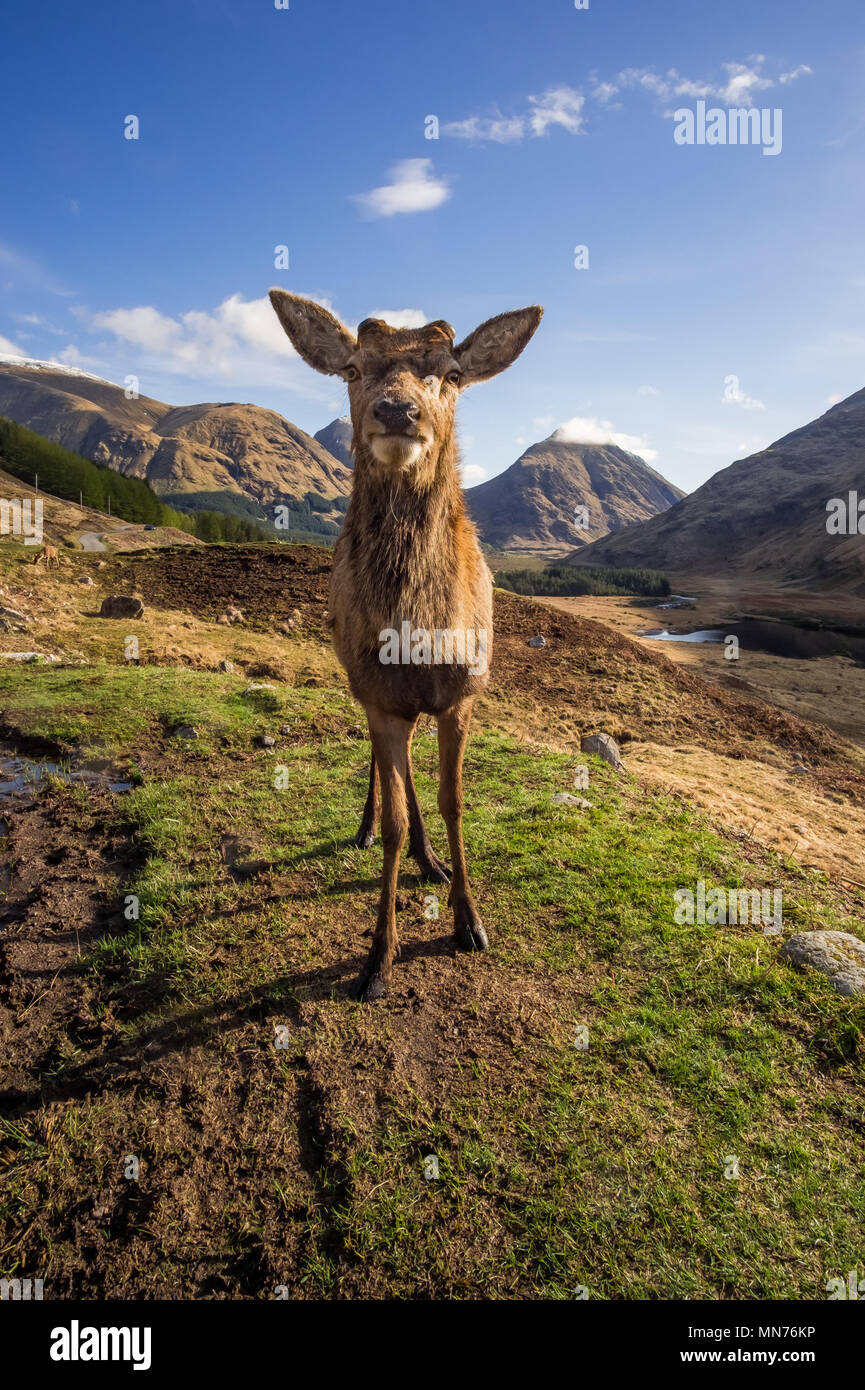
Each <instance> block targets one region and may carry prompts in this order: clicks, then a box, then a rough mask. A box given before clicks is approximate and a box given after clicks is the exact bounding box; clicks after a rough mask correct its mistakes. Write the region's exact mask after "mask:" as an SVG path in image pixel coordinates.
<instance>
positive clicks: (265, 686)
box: [243, 681, 276, 695]
mask: <svg viewBox="0 0 865 1390" xmlns="http://www.w3.org/2000/svg"><path fill="white" fill-rule="evenodd" d="M259 690H276V686H275V685H271V684H270V682H269V681H250V683H249V685H248V686H247V687H246V689H245V690H244V692H243V693H244V695H255V694H256V692H257V691H259Z"/></svg>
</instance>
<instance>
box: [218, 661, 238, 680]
mask: <svg viewBox="0 0 865 1390" xmlns="http://www.w3.org/2000/svg"><path fill="white" fill-rule="evenodd" d="M216 669H217V671H224V672H225V673H226V675H229V676H232V675H234V672H235V671H236V670H237V667H236V666H235V664H234V662H233V661H228V660H226V661H220V663H219V665H218V666H217V668H216Z"/></svg>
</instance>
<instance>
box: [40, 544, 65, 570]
mask: <svg viewBox="0 0 865 1390" xmlns="http://www.w3.org/2000/svg"><path fill="white" fill-rule="evenodd" d="M41 560H44V561H45V568H46V569H49V570H50V568H51V566H52V565H54V566H55V567H56V568H57V569H59V568H60V557H59V555H58V554H57V546H56V545H43V546H42V548H41V549H40V550H37V551H36V554H35V555H34V556H33V563H34V565H38V564H39V562H40V561H41Z"/></svg>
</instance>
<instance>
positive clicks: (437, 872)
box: [414, 850, 451, 883]
mask: <svg viewBox="0 0 865 1390" xmlns="http://www.w3.org/2000/svg"><path fill="white" fill-rule="evenodd" d="M414 858H415V859H416V860H417V866H418V870H419V872H420V876H421V878H422V879H423V881H424V883H450V881H451V871H450V869H449V868H448V866H447V864H446V863H445V862H444V860H443V859H439V857H438V855H437V854H434V853H433V852H432V850H430V851H429V853H427V854H416V855H415V856H414Z"/></svg>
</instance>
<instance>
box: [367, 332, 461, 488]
mask: <svg viewBox="0 0 865 1390" xmlns="http://www.w3.org/2000/svg"><path fill="white" fill-rule="evenodd" d="M453 340H454V331H453V329H452V328H451V326H450V324H447V323H444V322H443V321H440V322H438V323H430V324H427V325H426V327H425V328H421V329H417V330H413V329H412V330H407V329H395V328H390V327H389V326H388V325H387V324H386V323H383V322H382V321H381V320H380V319H365V320H364V322H363V323H362V324H361V325H360V327H359V329H358V331H357V350H356V351H355V352H354V354H353V356H352V359H351V362H350V363H349V364H348V366H347V368H346V373H345V379H346V381H347V382H348V395H349V400H350V402H351V416H352V422H353V424H354V435H355V447H356V446H357V443H358V442H360V443H362V444H363V445H365V446H366V449H367V451H368V453H369V454H370V455H371V456H372V458H373V459H375V461H376V463H378V464H379V465H380V466H381V469H382V470H383V471H385V472H392V471H395V472H405V471H408V470H409V469H412V468H416V467H417V466H418V465H419V464H420V463H421V462H422V461H423V460H425V459H427V458H429V457H430V455H431V454H432V453H433V452H435V451H436V449H437V446H438V445H439V444H440V443H441V441H442V440H444V439H446V438H449V436H450V433H451V430H452V428H453V421H454V411H455V409H456V403H457V398H458V396H459V393H460V387H461V385H462V372H461V371H460V365H459V362H458V361H457V359H456V357H455V356H454V351H453Z"/></svg>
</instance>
